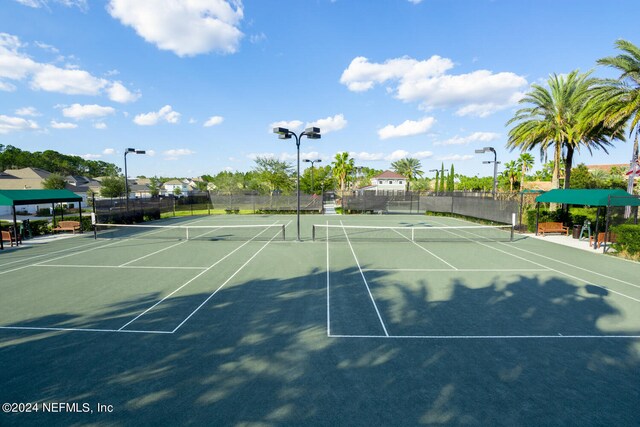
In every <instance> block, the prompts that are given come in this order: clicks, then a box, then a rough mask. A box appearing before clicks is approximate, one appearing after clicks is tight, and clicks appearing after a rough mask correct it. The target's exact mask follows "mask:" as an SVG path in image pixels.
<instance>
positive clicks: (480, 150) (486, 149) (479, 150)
mask: <svg viewBox="0 0 640 427" xmlns="http://www.w3.org/2000/svg"><path fill="white" fill-rule="evenodd" d="M489 151H491V152H493V153H495V152H496V150H495V149H494V148H493V147H484V148H480V149H478V150H476V153H478V154H481V153H487V152H489Z"/></svg>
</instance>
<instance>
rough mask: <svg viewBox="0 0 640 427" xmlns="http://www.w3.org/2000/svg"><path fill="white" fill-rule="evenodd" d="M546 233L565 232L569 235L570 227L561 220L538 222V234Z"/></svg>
mask: <svg viewBox="0 0 640 427" xmlns="http://www.w3.org/2000/svg"><path fill="white" fill-rule="evenodd" d="M544 233H564V234H566V235H567V236H568V235H569V227H565V226H564V225H562V223H561V222H541V223H539V224H538V234H541V235H542V236H544Z"/></svg>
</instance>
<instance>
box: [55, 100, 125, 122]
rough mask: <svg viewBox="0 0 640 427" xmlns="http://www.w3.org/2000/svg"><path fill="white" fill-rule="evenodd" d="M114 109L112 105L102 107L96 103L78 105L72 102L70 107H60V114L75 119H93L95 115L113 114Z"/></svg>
mask: <svg viewBox="0 0 640 427" xmlns="http://www.w3.org/2000/svg"><path fill="white" fill-rule="evenodd" d="M115 112H116V110H115V109H114V108H112V107H103V106H100V105H96V104H91V105H80V104H73V105H71V106H70V107H66V108H63V109H62V114H63V115H64V116H65V117H69V118H71V119H75V120H82V119H89V118H91V119H94V118H97V117H105V116H108V115H111V114H114V113H115Z"/></svg>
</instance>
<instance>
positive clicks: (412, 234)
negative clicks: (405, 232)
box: [411, 227, 416, 242]
mask: <svg viewBox="0 0 640 427" xmlns="http://www.w3.org/2000/svg"><path fill="white" fill-rule="evenodd" d="M411 241H412V242H415V241H416V238H415V229H414V228H413V227H411Z"/></svg>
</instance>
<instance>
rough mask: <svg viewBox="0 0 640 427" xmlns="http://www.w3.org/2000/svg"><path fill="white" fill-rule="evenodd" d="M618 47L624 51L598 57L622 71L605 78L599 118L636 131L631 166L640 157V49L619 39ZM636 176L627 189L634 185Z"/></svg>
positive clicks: (597, 95) (597, 115)
mask: <svg viewBox="0 0 640 427" xmlns="http://www.w3.org/2000/svg"><path fill="white" fill-rule="evenodd" d="M616 47H617V48H618V49H620V50H621V51H622V52H623V53H621V54H619V55H617V56H609V57H606V58H602V59H599V60H598V64H599V65H604V66H607V67H611V68H614V69H616V70H618V71H619V72H620V77H618V79H616V80H605V81H604V84H603V85H602V86H601V88H600V89H599V90H598V91H597V94H596V96H595V99H596V101H597V102H596V103H595V105H596V107H595V108H596V109H597V110H598V111H597V113H596V118H598V119H601V120H604V122H605V124H606V125H608V126H612V127H618V126H619V127H620V128H622V127H624V125H625V124H627V123H628V124H629V137H631V136H632V135H633V133H634V132H635V138H634V142H633V152H632V154H631V162H630V166H632V167H633V166H634V163H635V162H637V161H638V159H640V153H639V152H638V134H639V133H640V48H639V47H638V46H635V45H634V44H633V43H631V42H629V41H626V40H618V41H616ZM632 181H633V178H631V179H630V180H629V187H628V189H631V188H632Z"/></svg>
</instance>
